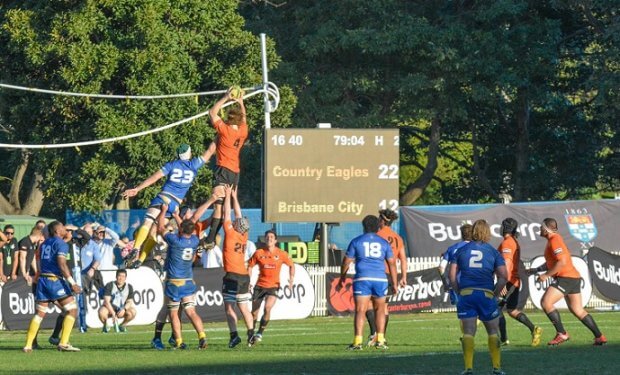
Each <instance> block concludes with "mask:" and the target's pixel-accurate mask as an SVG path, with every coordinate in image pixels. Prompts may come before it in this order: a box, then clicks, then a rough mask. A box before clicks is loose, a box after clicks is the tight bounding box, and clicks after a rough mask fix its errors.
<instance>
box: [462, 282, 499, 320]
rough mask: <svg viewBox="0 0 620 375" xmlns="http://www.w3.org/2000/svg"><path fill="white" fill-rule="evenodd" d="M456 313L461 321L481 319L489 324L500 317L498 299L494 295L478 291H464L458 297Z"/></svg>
mask: <svg viewBox="0 0 620 375" xmlns="http://www.w3.org/2000/svg"><path fill="white" fill-rule="evenodd" d="M456 312H457V315H458V317H459V319H466V318H476V317H477V318H479V319H480V320H482V321H483V322H488V321H490V320H493V319H495V318H497V317H499V309H498V307H497V299H496V298H495V297H494V296H493V293H491V292H489V291H484V290H477V289H463V290H461V294H460V296H459V297H458V302H457V304H456Z"/></svg>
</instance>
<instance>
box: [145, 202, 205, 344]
mask: <svg viewBox="0 0 620 375" xmlns="http://www.w3.org/2000/svg"><path fill="white" fill-rule="evenodd" d="M167 210H168V205H167V204H165V203H164V204H162V207H161V211H160V213H159V217H158V218H157V233H158V234H159V235H160V236H162V237H163V238H164V240H166V242H167V243H168V252H167V256H166V265H165V269H166V281H165V283H164V294H165V296H166V298H165V302H164V303H165V304H166V305H167V306H168V313H169V316H170V323H171V324H172V333H173V335H174V338H175V340H176V346H175V348H176V349H185V348H187V345H185V344H184V343H183V338H182V336H181V319H180V317H179V306H180V305H181V304H183V310H184V311H185V314H186V315H187V317H188V318H189V320H190V321H191V323H192V325H193V326H194V329H195V330H196V333H198V349H206V348H207V335H206V334H205V332H204V328H203V325H202V320H201V319H200V317H199V316H198V314H196V310H195V307H196V297H195V293H196V284H194V279H193V278H194V274H193V272H192V266H193V263H194V256H195V255H196V248H197V247H198V243H199V240H198V237H197V236H196V235H195V234H194V229H195V223H194V222H193V221H192V220H189V219H184V220H183V221H182V222H181V223H180V224H179V232H178V233H170V232H168V231H167V230H166V224H165V218H166V211H167Z"/></svg>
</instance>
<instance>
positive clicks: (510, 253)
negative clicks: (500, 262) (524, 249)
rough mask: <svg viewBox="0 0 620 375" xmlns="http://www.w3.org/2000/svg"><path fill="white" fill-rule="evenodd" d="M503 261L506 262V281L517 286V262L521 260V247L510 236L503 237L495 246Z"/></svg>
mask: <svg viewBox="0 0 620 375" xmlns="http://www.w3.org/2000/svg"><path fill="white" fill-rule="evenodd" d="M497 251H499V253H500V254H502V257H503V258H504V261H505V262H506V272H507V273H508V282H509V283H511V284H512V285H514V286H515V287H517V288H518V287H519V286H520V285H521V279H520V278H519V264H520V262H521V247H520V246H519V243H518V242H517V240H516V239H515V238H514V237H512V236H507V237H505V238H504V240H503V241H502V243H501V244H499V247H498V248H497Z"/></svg>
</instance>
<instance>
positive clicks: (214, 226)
mask: <svg viewBox="0 0 620 375" xmlns="http://www.w3.org/2000/svg"><path fill="white" fill-rule="evenodd" d="M215 209H218V208H217V207H216V208H215ZM221 227H222V219H221V218H219V217H218V218H215V217H214V218H212V219H211V226H210V229H209V234H208V235H207V240H206V241H207V243H212V242H215V236H216V235H217V232H218V231H219V230H220V228H221Z"/></svg>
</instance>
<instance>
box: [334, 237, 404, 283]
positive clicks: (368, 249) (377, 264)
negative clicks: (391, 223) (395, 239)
mask: <svg viewBox="0 0 620 375" xmlns="http://www.w3.org/2000/svg"><path fill="white" fill-rule="evenodd" d="M345 255H346V257H347V258H351V259H355V278H354V279H355V280H359V279H361V278H366V279H378V280H385V281H387V277H386V275H385V261H386V260H387V259H390V258H393V257H394V253H392V247H391V246H390V244H389V243H388V242H387V241H386V240H384V239H383V238H381V237H380V236H379V235H377V234H376V233H364V234H362V235H361V236H357V237H355V238H354V239H353V240H352V241H351V243H350V244H349V247H348V248H347V253H346V254H345Z"/></svg>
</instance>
